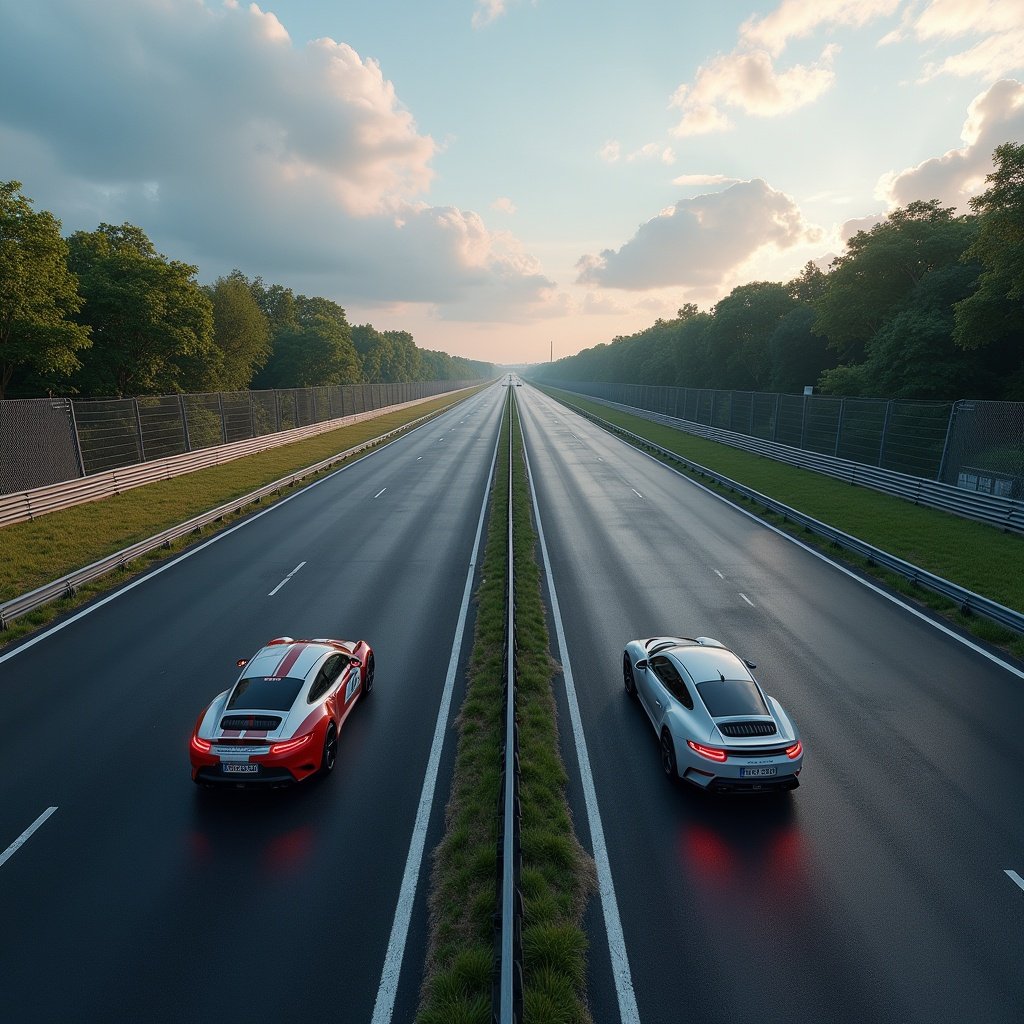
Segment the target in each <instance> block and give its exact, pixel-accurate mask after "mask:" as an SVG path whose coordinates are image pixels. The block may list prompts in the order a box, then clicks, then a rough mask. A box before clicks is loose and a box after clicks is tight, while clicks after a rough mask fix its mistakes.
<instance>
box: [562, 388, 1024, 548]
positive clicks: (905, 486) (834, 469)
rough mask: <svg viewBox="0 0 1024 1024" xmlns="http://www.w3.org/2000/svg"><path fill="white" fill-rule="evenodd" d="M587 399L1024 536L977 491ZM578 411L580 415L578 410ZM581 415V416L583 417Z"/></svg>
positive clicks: (1010, 510) (992, 499)
mask: <svg viewBox="0 0 1024 1024" xmlns="http://www.w3.org/2000/svg"><path fill="white" fill-rule="evenodd" d="M551 390H554V389H551ZM558 390H559V391H561V393H562V394H570V395H571V394H575V392H571V391H570V392H567V391H564V390H562V389H558ZM586 397H587V398H589V399H591V400H592V401H595V402H600V403H601V404H602V405H607V406H610V407H611V408H614V409H621V410H622V411H623V412H628V413H629V414H630V415H632V416H639V417H640V418H642V419H645V420H650V421H651V422H652V423H661V424H663V425H664V426H668V427H673V428H675V429H676V430H683V431H685V432H686V433H688V434H694V435H696V436H698V437H703V438H706V439H707V440H709V441H717V442H719V443H720V444H728V445H731V446H732V447H734V448H741V449H743V450H744V451H748V452H753V453H754V454H756V455H762V456H764V457H765V458H769V459H775V460H776V461H779V462H785V463H788V464H789V465H791V466H797V467H799V468H801V469H808V470H811V471H813V472H815V473H823V474H825V475H827V476H831V477H834V478H835V479H837V480H842V481H844V482H845V483H849V484H856V485H859V486H862V487H870V488H872V489H873V490H876V491H882V492H883V493H885V494H892V495H895V496H896V497H899V498H905V499H906V500H907V501H912V502H914V504H916V505H926V506H927V507H929V508H936V509H941V510H942V511H943V512H950V513H952V514H953V515H958V516H962V517H963V518H965V519H975V520H978V521H979V522H983V523H988V524H989V525H991V526H998V527H999V528H1000V529H1002V530H1006V531H1008V532H1011V533H1021V534H1024V501H1018V500H1016V499H1014V498H1003V497H998V496H996V495H992V494H984V493H982V492H979V491H967V490H964V489H963V488H960V487H953V486H952V485H950V484H944V483H939V482H938V481H937V480H927V479H924V478H923V477H917V476H910V475H908V474H906V473H898V472H896V471H895V470H891V469H880V468H878V467H877V466H866V465H863V464H862V463H859V462H849V461H847V460H846V459H837V458H835V457H834V456H831V455H821V454H818V453H817V452H811V451H807V450H805V449H802V448H791V447H790V446H789V445H784V444H779V443H778V442H777V441H766V440H763V439H761V438H758V437H751V436H749V435H747V434H738V433H736V432H734V431H731V430H723V429H722V428H721V427H710V426H708V425H707V424H704V423H696V422H694V421H693V420H683V419H679V418H678V417H676V416H669V415H666V414H664V413H657V412H649V411H648V410H646V409H640V408H637V407H636V406H632V405H622V404H621V403H619V402H611V401H608V400H607V399H602V398H593V396H591V395H587V396H586ZM567 404H568V403H567ZM573 408H576V409H578V407H577V406H573ZM578 411H580V412H582V410H579V409H578ZM584 415H586V414H585V413H584Z"/></svg>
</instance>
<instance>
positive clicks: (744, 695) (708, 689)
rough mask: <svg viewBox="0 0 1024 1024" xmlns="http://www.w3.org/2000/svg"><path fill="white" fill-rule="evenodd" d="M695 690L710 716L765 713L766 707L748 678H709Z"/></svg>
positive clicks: (722, 716) (724, 716) (766, 712)
mask: <svg viewBox="0 0 1024 1024" xmlns="http://www.w3.org/2000/svg"><path fill="white" fill-rule="evenodd" d="M697 691H698V693H700V699H701V700H702V701H704V705H705V707H706V708H707V709H708V711H710V712H711V717H712V718H726V717H728V716H730V715H767V714H768V708H767V707H766V706H765V703H764V700H763V699H762V697H761V694H760V692H759V691H758V689H757V687H756V686H755V685H754V683H753V681H752V680H750V679H711V680H709V681H708V682H706V683H698V684H697Z"/></svg>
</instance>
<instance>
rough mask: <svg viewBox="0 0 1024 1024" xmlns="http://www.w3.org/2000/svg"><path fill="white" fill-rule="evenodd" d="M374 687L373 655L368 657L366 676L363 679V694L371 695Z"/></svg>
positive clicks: (365, 695)
mask: <svg viewBox="0 0 1024 1024" xmlns="http://www.w3.org/2000/svg"><path fill="white" fill-rule="evenodd" d="M372 689H373V655H372V654H371V655H370V657H369V658H367V659H366V678H365V679H363V696H364V697H369V696H370V691H371V690H372Z"/></svg>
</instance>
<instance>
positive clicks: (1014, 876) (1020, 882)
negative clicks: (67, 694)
mask: <svg viewBox="0 0 1024 1024" xmlns="http://www.w3.org/2000/svg"><path fill="white" fill-rule="evenodd" d="M0 863H2V862H0ZM1005 873H1006V874H1007V875H1009V876H1010V881H1012V882H1015V883H1016V884H1017V885H1019V886H1020V887H1021V888H1022V889H1024V878H1021V877H1020V875H1018V874H1017V872H1016V871H1011V870H1010V869H1009V868H1007V869H1006V872H1005Z"/></svg>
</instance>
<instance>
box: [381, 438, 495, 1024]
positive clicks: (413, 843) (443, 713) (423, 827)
mask: <svg viewBox="0 0 1024 1024" xmlns="http://www.w3.org/2000/svg"><path fill="white" fill-rule="evenodd" d="M500 440H501V438H500V434H499V437H498V438H497V439H496V440H495V442H494V454H493V455H492V456H491V470H490V473H489V474H488V476H487V486H486V487H485V488H484V498H483V504H482V505H481V506H480V518H479V520H478V521H477V524H476V539H475V540H474V541H473V548H472V553H471V554H470V563H469V570H468V571H467V573H466V586H465V589H464V590H463V592H462V607H461V608H460V609H459V621H458V624H457V625H456V627H455V636H454V638H453V639H452V655H451V659H450V660H449V662H448V675H447V676H446V677H445V681H444V690H443V691H442V693H441V706H440V707H439V708H438V709H437V722H436V723H435V724H434V739H433V741H432V742H431V745H430V756H429V758H428V759H427V767H426V770H425V771H424V773H423V789H422V790H421V791H420V802H419V806H418V807H417V809H416V821H415V822H414V824H413V827H412V838H411V839H410V840H409V853H408V856H407V857H406V860H405V872H404V873H403V875H402V886H401V888H400V889H399V892H398V905H397V906H396V907H395V919H394V921H393V922H392V924H391V936H390V938H389V939H388V950H387V953H386V954H385V955H384V968H383V970H382V971H381V975H380V985H379V986H378V988H377V999H376V1001H375V1002H374V1004H373V1018H372V1020H371V1024H390V1021H391V1014H392V1013H393V1012H394V1009H395V996H396V995H397V993H398V978H399V975H400V974H401V973H402V959H403V957H404V956H405V943H406V939H407V938H408V935H409V922H410V921H411V920H412V908H413V902H414V901H415V899H416V881H417V879H418V878H419V874H420V866H421V865H422V863H423V850H424V847H425V846H426V842H427V825H428V824H429V823H430V810H431V808H432V807H433V806H434V788H435V787H436V785H437V773H438V770H439V769H440V767H441V749H442V748H443V747H444V737H445V732H446V730H447V725H448V712H449V710H450V709H451V704H452V693H453V691H454V689H455V676H456V674H457V670H458V667H459V656H460V653H461V651H462V635H463V632H464V630H465V628H466V616H467V614H468V612H469V603H470V601H471V600H472V597H473V578H474V576H475V575H476V566H477V561H478V560H479V558H480V538H481V536H482V534H483V531H484V515H485V513H486V512H487V498H488V495H489V494H490V493H491V481H492V480H493V479H494V466H495V463H496V462H497V459H498V442H499V441H500Z"/></svg>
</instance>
